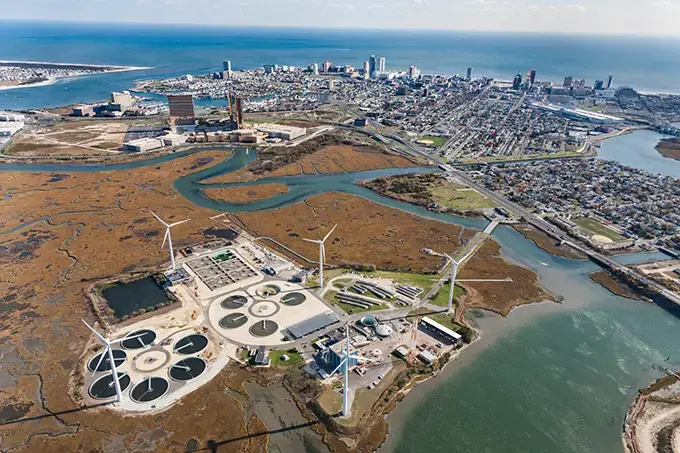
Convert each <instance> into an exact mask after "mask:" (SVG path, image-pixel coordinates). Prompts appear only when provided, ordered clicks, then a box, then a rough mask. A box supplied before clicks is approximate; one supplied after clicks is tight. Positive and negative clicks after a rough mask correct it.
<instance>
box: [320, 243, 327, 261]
mask: <svg viewBox="0 0 680 453" xmlns="http://www.w3.org/2000/svg"><path fill="white" fill-rule="evenodd" d="M321 255H322V256H323V262H324V263H325V262H326V247H325V246H324V245H323V242H322V243H321Z"/></svg>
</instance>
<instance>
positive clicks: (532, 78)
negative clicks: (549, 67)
mask: <svg viewBox="0 0 680 453" xmlns="http://www.w3.org/2000/svg"><path fill="white" fill-rule="evenodd" d="M526 81H527V82H529V83H530V84H531V85H533V84H534V83H536V70H535V69H529V70H528V71H527V78H526Z"/></svg>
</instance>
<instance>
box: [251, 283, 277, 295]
mask: <svg viewBox="0 0 680 453" xmlns="http://www.w3.org/2000/svg"><path fill="white" fill-rule="evenodd" d="M280 292H281V288H279V287H278V286H276V285H264V286H261V287H259V288H257V290H256V291H255V294H257V295H258V296H260V297H272V296H276V295H277V294H278V293H280Z"/></svg>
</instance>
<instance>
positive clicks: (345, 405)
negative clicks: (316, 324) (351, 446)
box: [330, 324, 359, 417]
mask: <svg viewBox="0 0 680 453" xmlns="http://www.w3.org/2000/svg"><path fill="white" fill-rule="evenodd" d="M350 359H356V360H359V356H358V355H356V354H350V353H349V324H347V325H345V357H344V358H343V359H342V360H341V361H340V365H338V366H337V367H336V368H335V369H334V370H333V372H332V373H331V374H330V376H333V375H334V374H335V373H336V372H337V371H338V370H339V369H340V368H341V367H342V366H343V365H344V370H343V376H342V416H343V417H349V413H350V407H349V367H350Z"/></svg>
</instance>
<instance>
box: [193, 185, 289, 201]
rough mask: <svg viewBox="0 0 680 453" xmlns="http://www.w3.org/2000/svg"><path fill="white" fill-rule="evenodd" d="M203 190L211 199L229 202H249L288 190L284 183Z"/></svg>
mask: <svg viewBox="0 0 680 453" xmlns="http://www.w3.org/2000/svg"><path fill="white" fill-rule="evenodd" d="M203 192H204V193H205V194H206V195H207V196H208V197H210V198H212V199H213V200H218V201H226V202H229V203H250V202H251V201H257V200H263V199H265V198H269V197H273V196H274V195H279V194H282V193H286V192H288V187H286V185H285V184H275V183H271V184H259V185H257V186H235V187H211V188H209V189H204V190H203Z"/></svg>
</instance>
